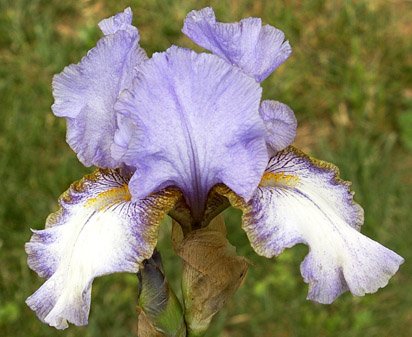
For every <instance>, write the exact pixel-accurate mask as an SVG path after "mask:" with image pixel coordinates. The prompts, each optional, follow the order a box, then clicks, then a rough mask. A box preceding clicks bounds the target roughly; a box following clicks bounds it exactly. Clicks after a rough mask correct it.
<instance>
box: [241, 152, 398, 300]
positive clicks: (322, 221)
mask: <svg viewBox="0 0 412 337" xmlns="http://www.w3.org/2000/svg"><path fill="white" fill-rule="evenodd" d="M244 219H245V222H244V225H243V227H244V229H245V231H246V232H247V235H248V237H249V239H250V241H251V244H252V246H253V248H254V249H255V250H256V252H257V253H259V254H261V255H263V256H266V257H272V256H275V255H279V254H280V253H281V252H282V251H283V250H284V249H285V248H289V247H292V246H294V245H295V244H297V243H304V244H307V245H308V246H309V248H310V250H309V254H308V255H307V256H306V257H305V259H304V261H303V262H302V264H301V273H302V276H303V278H304V280H305V282H307V283H309V293H308V299H311V300H314V301H317V302H320V303H331V302H333V301H334V300H335V299H336V297H338V296H339V295H340V294H341V293H343V292H345V291H347V290H349V291H350V292H351V293H352V294H354V295H356V296H363V295H364V294H365V293H373V292H376V291H377V290H378V289H379V288H382V287H384V286H386V284H387V283H388V280H389V278H390V277H391V276H392V275H393V274H395V273H396V271H397V270H398V268H399V265H400V264H401V263H403V258H402V257H400V256H399V255H398V254H396V253H395V252H393V251H391V250H389V249H387V248H385V247H384V246H382V245H380V244H379V243H377V242H375V241H373V240H371V239H369V238H368V237H366V236H364V235H362V234H360V233H359V232H358V231H359V230H360V226H361V225H362V223H363V210H362V208H361V207H360V206H359V205H358V204H356V203H355V202H354V201H353V193H352V192H351V191H350V189H349V183H347V182H345V181H342V180H341V179H340V178H339V176H338V169H337V168H336V167H335V166H333V165H331V164H328V163H325V162H320V161H317V160H314V159H311V158H309V157H307V156H306V155H304V154H303V153H301V152H300V151H298V150H296V149H294V148H292V147H289V148H287V149H285V150H283V151H281V152H278V153H277V154H276V155H275V156H274V157H273V158H272V159H271V160H270V162H269V165H268V168H267V170H266V172H265V174H264V176H263V178H262V181H261V184H260V186H259V188H258V190H257V192H256V194H255V196H254V197H253V198H252V199H251V201H250V202H249V206H248V210H247V212H246V214H245V215H244Z"/></svg>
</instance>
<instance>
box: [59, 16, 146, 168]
mask: <svg viewBox="0 0 412 337" xmlns="http://www.w3.org/2000/svg"><path fill="white" fill-rule="evenodd" d="M131 19H132V12H131V10H130V8H129V9H126V10H125V11H124V12H123V13H119V14H117V15H115V16H114V17H112V18H109V19H105V20H103V21H102V22H101V23H100V27H101V29H102V31H103V32H104V33H105V34H106V36H104V37H103V38H101V39H100V40H99V41H98V43H97V45H96V47H95V48H93V49H91V50H90V51H89V52H88V53H87V55H86V56H85V57H84V58H83V59H82V60H81V61H80V63H78V64H72V65H69V66H68V67H66V68H65V69H64V70H63V72H61V73H60V74H58V75H55V76H54V79H53V96H54V99H55V102H54V104H53V106H52V109H53V113H54V114H55V115H56V116H59V117H65V118H66V119H67V142H68V143H69V145H70V146H71V148H72V149H73V150H74V151H75V152H76V153H77V155H78V158H79V160H80V161H81V162H82V163H83V164H84V165H86V166H91V165H96V166H99V167H111V168H114V167H119V166H120V165H121V162H119V161H117V160H115V159H114V158H113V157H112V155H111V146H112V144H113V137H114V133H115V130H116V128H117V121H116V115H115V112H114V109H113V106H114V103H115V101H116V99H117V97H118V95H119V93H120V92H121V91H122V90H124V89H125V88H128V87H129V86H130V84H131V81H132V79H133V77H134V74H135V70H134V68H135V67H136V66H138V65H139V64H140V63H141V62H143V61H144V60H146V59H147V56H146V53H145V52H144V50H143V49H142V48H140V46H139V44H138V42H139V34H138V31H137V29H136V28H135V27H133V26H131V25H130V23H131Z"/></svg>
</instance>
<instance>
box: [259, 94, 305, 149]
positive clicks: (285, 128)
mask: <svg viewBox="0 0 412 337" xmlns="http://www.w3.org/2000/svg"><path fill="white" fill-rule="evenodd" d="M259 112H260V116H261V117H262V119H263V122H264V123H265V129H266V142H267V144H268V146H269V148H270V149H271V150H272V151H271V152H272V153H273V154H274V153H276V152H277V151H280V150H283V149H284V148H286V147H287V146H289V145H290V144H292V142H293V140H294V139H295V136H296V128H297V126H298V123H297V121H296V117H295V114H294V113H293V111H292V110H291V109H290V108H289V107H288V106H287V105H286V104H283V103H280V102H277V101H263V102H262V104H261V105H260V109H259Z"/></svg>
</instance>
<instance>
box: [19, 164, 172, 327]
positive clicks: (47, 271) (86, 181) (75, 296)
mask: <svg viewBox="0 0 412 337" xmlns="http://www.w3.org/2000/svg"><path fill="white" fill-rule="evenodd" d="M128 180H129V177H125V176H124V175H122V174H120V172H119V171H113V170H98V171H96V172H95V173H94V174H92V175H89V176H86V177H85V178H83V179H82V180H81V181H79V182H77V183H75V184H73V185H72V186H71V188H70V189H69V190H68V191H67V192H66V193H65V194H63V195H62V197H61V198H60V200H59V203H60V206H61V208H60V210H59V211H58V212H56V213H53V214H51V215H50V216H49V218H48V219H47V222H46V229H44V230H34V231H33V236H32V238H31V240H30V242H28V243H27V244H26V252H27V254H28V264H29V266H30V268H31V269H33V270H34V271H36V272H37V273H38V274H39V276H41V277H45V278H47V281H46V282H45V283H44V284H43V285H42V286H41V287H40V288H39V289H38V290H37V291H36V292H35V293H34V294H33V295H32V296H30V297H29V298H28V299H27V301H26V302H27V304H28V305H29V307H30V308H31V309H32V310H34V311H35V312H36V314H37V316H38V317H39V318H40V319H41V320H42V321H44V322H46V323H48V324H49V325H51V326H54V327H56V328H58V329H64V328H66V327H67V326H68V324H67V322H71V323H73V324H76V325H86V324H87V320H88V315H89V310H90V295H91V286H92V282H93V279H94V278H95V277H97V276H101V275H106V274H110V273H115V272H133V273H134V272H137V271H138V269H139V265H140V264H141V263H142V261H143V260H144V259H147V258H149V257H150V256H151V255H152V253H153V249H154V247H155V246H156V242H157V233H158V228H159V224H160V221H161V220H162V218H163V217H164V215H165V214H166V213H167V212H168V211H169V210H170V209H171V208H172V207H173V205H174V204H175V203H176V201H177V200H178V198H179V196H180V192H178V191H177V190H172V189H169V190H163V191H161V192H159V193H157V194H153V195H151V196H149V197H147V198H145V199H143V200H140V201H139V202H131V201H130V199H131V196H130V193H129V190H128V187H127V183H128Z"/></svg>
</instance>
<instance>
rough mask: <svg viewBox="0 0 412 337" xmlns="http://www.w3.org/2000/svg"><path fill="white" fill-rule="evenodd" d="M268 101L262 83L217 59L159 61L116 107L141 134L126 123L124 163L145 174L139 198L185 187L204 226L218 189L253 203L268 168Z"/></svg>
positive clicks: (137, 183) (189, 54)
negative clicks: (262, 107) (264, 105)
mask: <svg viewBox="0 0 412 337" xmlns="http://www.w3.org/2000/svg"><path fill="white" fill-rule="evenodd" d="M260 96H261V88H260V86H259V84H257V83H256V82H255V81H254V80H253V79H252V78H250V77H249V76H247V75H245V74H243V73H242V72H241V71H239V70H238V69H236V68H235V67H232V66H230V65H229V64H227V63H226V62H224V61H223V60H221V59H220V58H218V57H216V56H214V55H210V54H196V53H195V52H193V51H189V50H186V49H182V48H177V47H172V48H170V49H169V50H168V51H166V52H164V53H158V54H154V55H153V57H152V59H150V60H149V61H147V62H145V63H144V64H143V65H142V66H141V67H139V74H138V77H137V79H136V80H135V82H134V84H133V88H132V90H131V91H130V92H125V93H124V94H122V95H121V97H120V99H119V101H118V103H117V104H116V110H117V112H118V113H119V116H120V119H121V120H122V121H124V120H126V121H129V122H130V123H132V124H133V125H134V127H135V129H136V131H135V132H133V133H131V132H130V129H128V128H126V129H124V128H122V127H121V126H122V125H123V122H121V123H119V126H120V128H119V131H118V133H117V134H116V139H119V140H121V142H120V144H118V145H119V147H120V148H123V152H122V153H119V151H118V154H120V155H122V158H121V160H122V161H124V162H125V163H126V164H128V165H130V166H134V167H136V169H137V170H136V173H135V175H134V176H133V178H132V180H131V182H130V186H131V192H132V195H133V197H136V198H140V197H144V196H145V195H147V194H149V193H151V192H153V191H157V190H159V189H161V188H163V187H165V186H169V185H174V186H177V187H179V188H180V189H181V190H182V191H183V192H184V195H185V198H186V201H187V203H188V204H189V206H190V207H191V210H192V212H193V215H194V217H195V218H196V220H199V219H200V218H201V216H202V212H203V209H204V203H205V200H206V198H207V194H208V192H209V190H210V189H211V188H212V187H213V186H214V185H215V184H217V183H224V184H226V185H227V186H229V187H230V188H231V189H233V190H234V191H235V192H236V193H238V194H239V195H241V196H242V197H244V198H245V199H249V198H250V197H251V196H252V194H253V192H254V190H255V189H256V187H257V185H258V183H259V181H260V177H261V175H262V173H263V171H264V168H265V167H266V164H267V161H268V155H267V149H266V145H265V130H264V126H263V123H262V120H261V118H260V116H259V112H258V109H259V100H260ZM130 123H126V125H129V124H130ZM117 136H118V137H117ZM121 144H123V145H122V146H123V147H122V146H120V145H121Z"/></svg>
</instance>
